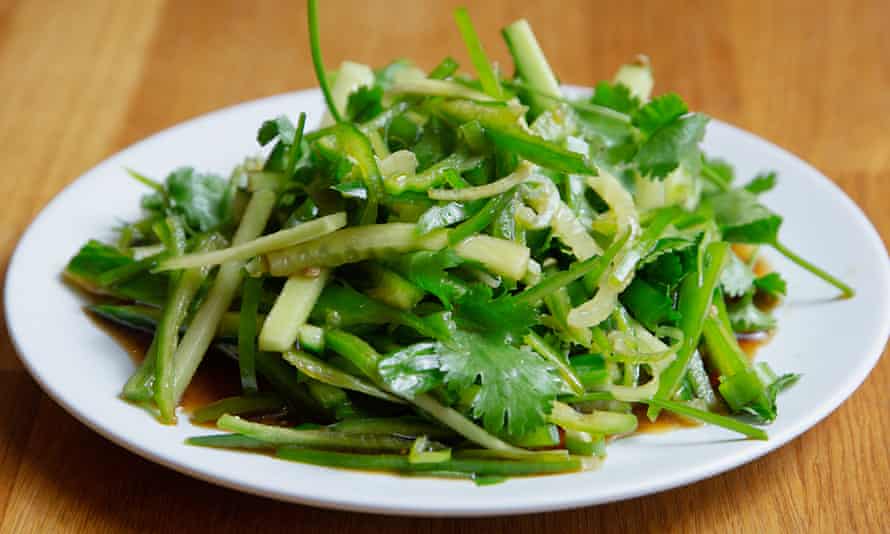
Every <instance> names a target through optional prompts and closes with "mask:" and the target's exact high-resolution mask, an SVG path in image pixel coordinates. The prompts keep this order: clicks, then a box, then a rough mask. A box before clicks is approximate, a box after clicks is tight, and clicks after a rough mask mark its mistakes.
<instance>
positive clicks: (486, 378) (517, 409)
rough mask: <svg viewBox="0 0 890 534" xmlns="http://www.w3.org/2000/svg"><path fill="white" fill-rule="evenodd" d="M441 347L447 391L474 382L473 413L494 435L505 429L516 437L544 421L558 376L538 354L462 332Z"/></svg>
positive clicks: (463, 388) (557, 387)
mask: <svg viewBox="0 0 890 534" xmlns="http://www.w3.org/2000/svg"><path fill="white" fill-rule="evenodd" d="M442 348H443V351H442V353H441V355H440V358H441V369H442V370H443V371H444V372H445V382H446V383H447V384H448V388H449V389H451V390H452V391H463V390H465V389H466V388H468V387H469V386H471V385H473V384H474V383H476V381H477V380H478V382H479V386H480V388H479V393H478V394H477V395H476V398H475V399H474V400H473V403H472V410H473V411H472V415H473V417H474V418H477V419H481V420H482V426H484V427H485V429H486V430H488V431H489V432H492V433H495V434H497V433H500V432H501V431H502V430H503V429H504V428H505V427H506V429H507V432H508V433H509V434H511V435H513V436H519V435H522V434H525V433H526V432H528V431H530V430H531V429H533V428H535V427H538V426H540V425H542V424H543V423H545V422H546V418H547V414H548V413H549V411H550V406H551V402H552V401H553V400H554V399H555V398H556V395H557V394H558V393H559V390H560V380H559V378H558V377H557V376H556V375H555V374H554V372H553V369H552V367H550V365H549V364H548V363H547V362H546V361H544V360H543V359H542V358H541V357H540V356H538V355H537V354H535V353H533V352H527V351H524V350H519V349H517V348H515V347H513V346H511V345H505V344H503V342H502V341H501V340H498V339H492V338H490V337H488V336H483V335H481V334H477V333H473V332H465V331H462V330H457V331H456V332H455V333H454V335H453V338H452V341H451V342H450V343H448V344H447V345H445V344H443V346H442Z"/></svg>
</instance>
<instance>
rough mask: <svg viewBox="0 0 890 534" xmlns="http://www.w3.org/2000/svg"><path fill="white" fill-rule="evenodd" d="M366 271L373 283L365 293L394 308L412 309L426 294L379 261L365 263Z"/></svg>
mask: <svg viewBox="0 0 890 534" xmlns="http://www.w3.org/2000/svg"><path fill="white" fill-rule="evenodd" d="M364 272H365V273H367V275H368V278H369V279H370V280H371V281H372V283H373V287H370V288H368V289H366V290H365V294H367V295H368V296H369V297H371V298H373V299H376V300H379V301H381V302H383V303H385V304H387V305H389V306H392V307H393V308H397V309H400V310H410V309H411V308H413V307H414V306H416V305H417V303H418V302H420V301H421V300H423V297H425V296H426V292H425V291H424V290H422V289H420V288H419V287H417V286H416V285H414V284H413V283H411V282H409V281H408V280H406V279H405V278H403V277H402V275H400V274H398V273H397V272H395V271H393V270H391V269H388V268H386V267H384V266H382V265H380V264H379V263H374V262H370V263H368V264H366V265H364Z"/></svg>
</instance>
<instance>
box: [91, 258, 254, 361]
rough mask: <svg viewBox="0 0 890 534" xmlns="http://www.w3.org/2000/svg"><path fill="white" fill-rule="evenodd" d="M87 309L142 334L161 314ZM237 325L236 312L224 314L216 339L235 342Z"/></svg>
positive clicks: (121, 307) (127, 308) (133, 308)
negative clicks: (140, 331)
mask: <svg viewBox="0 0 890 534" xmlns="http://www.w3.org/2000/svg"><path fill="white" fill-rule="evenodd" d="M207 270H208V271H209V270H210V269H209V268H207ZM87 309H88V310H89V311H91V312H93V313H95V314H97V315H99V316H101V317H103V318H105V319H108V320H109V321H114V322H115V323H117V324H120V325H122V326H126V327H127V328H132V329H134V330H142V331H143V332H154V330H155V327H156V326H157V324H158V321H159V320H160V319H161V314H162V310H159V309H158V308H154V307H152V306H143V305H141V304H96V305H93V306H89V307H88V308H87ZM263 319H264V316H263V315H262V314H259V315H258V316H257V321H258V322H259V323H262V321H263ZM239 324H240V319H239V317H238V312H226V313H225V314H223V316H222V319H220V321H219V327H218V328H217V330H216V338H217V339H226V340H235V339H236V338H237V337H238V325H239ZM152 365H154V363H152Z"/></svg>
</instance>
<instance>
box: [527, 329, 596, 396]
mask: <svg viewBox="0 0 890 534" xmlns="http://www.w3.org/2000/svg"><path fill="white" fill-rule="evenodd" d="M525 342H526V344H528V346H529V347H531V348H532V349H534V351H535V352H537V353H538V354H540V355H541V356H542V357H543V358H544V359H545V360H547V361H548V362H550V363H551V364H553V366H554V367H556V370H557V371H559V374H560V376H562V378H563V380H565V382H566V384H568V385H569V387H570V388H571V389H572V392H574V393H575V395H583V394H584V384H582V383H581V379H580V378H578V376H577V375H576V374H575V371H573V370H572V368H571V366H569V364H568V363H566V362H565V361H564V359H563V358H562V357H561V356H560V355H559V354H558V353H557V352H556V351H555V350H554V349H553V347H551V346H550V345H548V344H547V342H546V341H544V338H542V337H541V336H539V335H538V334H536V333H534V332H529V334H528V335H527V336H525Z"/></svg>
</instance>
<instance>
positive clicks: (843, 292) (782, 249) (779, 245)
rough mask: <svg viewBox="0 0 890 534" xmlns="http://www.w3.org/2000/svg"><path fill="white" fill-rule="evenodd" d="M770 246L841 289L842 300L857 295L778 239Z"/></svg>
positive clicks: (850, 288)
mask: <svg viewBox="0 0 890 534" xmlns="http://www.w3.org/2000/svg"><path fill="white" fill-rule="evenodd" d="M770 244H771V245H772V246H773V248H775V249H776V250H778V251H779V252H780V253H781V254H782V255H783V256H785V257H786V258H788V259H789V260H791V261H793V262H794V263H796V264H797V265H799V266H800V267H803V268H804V269H806V270H807V271H810V272H811V273H813V274H814V275H816V276H818V277H819V278H821V279H822V280H825V281H826V282H828V283H829V284H831V285H833V286H834V287H836V288H838V289H840V290H841V298H845V299H846V298H850V297H852V296H853V295H855V294H856V291H855V290H854V289H853V288H852V287H850V286H848V285H847V284H845V283H843V282H842V281H840V280H839V279H837V278H835V277H834V276H832V275H831V274H829V273H827V272H826V271H824V270H822V269H820V268H819V267H816V266H815V265H813V264H812V263H810V262H808V261H807V260H805V259H804V258H802V257H800V256H798V255H797V254H795V253H794V252H793V251H792V250H791V249H789V248H788V247H786V246H785V245H783V244H782V243H780V242H779V240H778V239H776V240H775V241H773V242H772V243H770Z"/></svg>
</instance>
